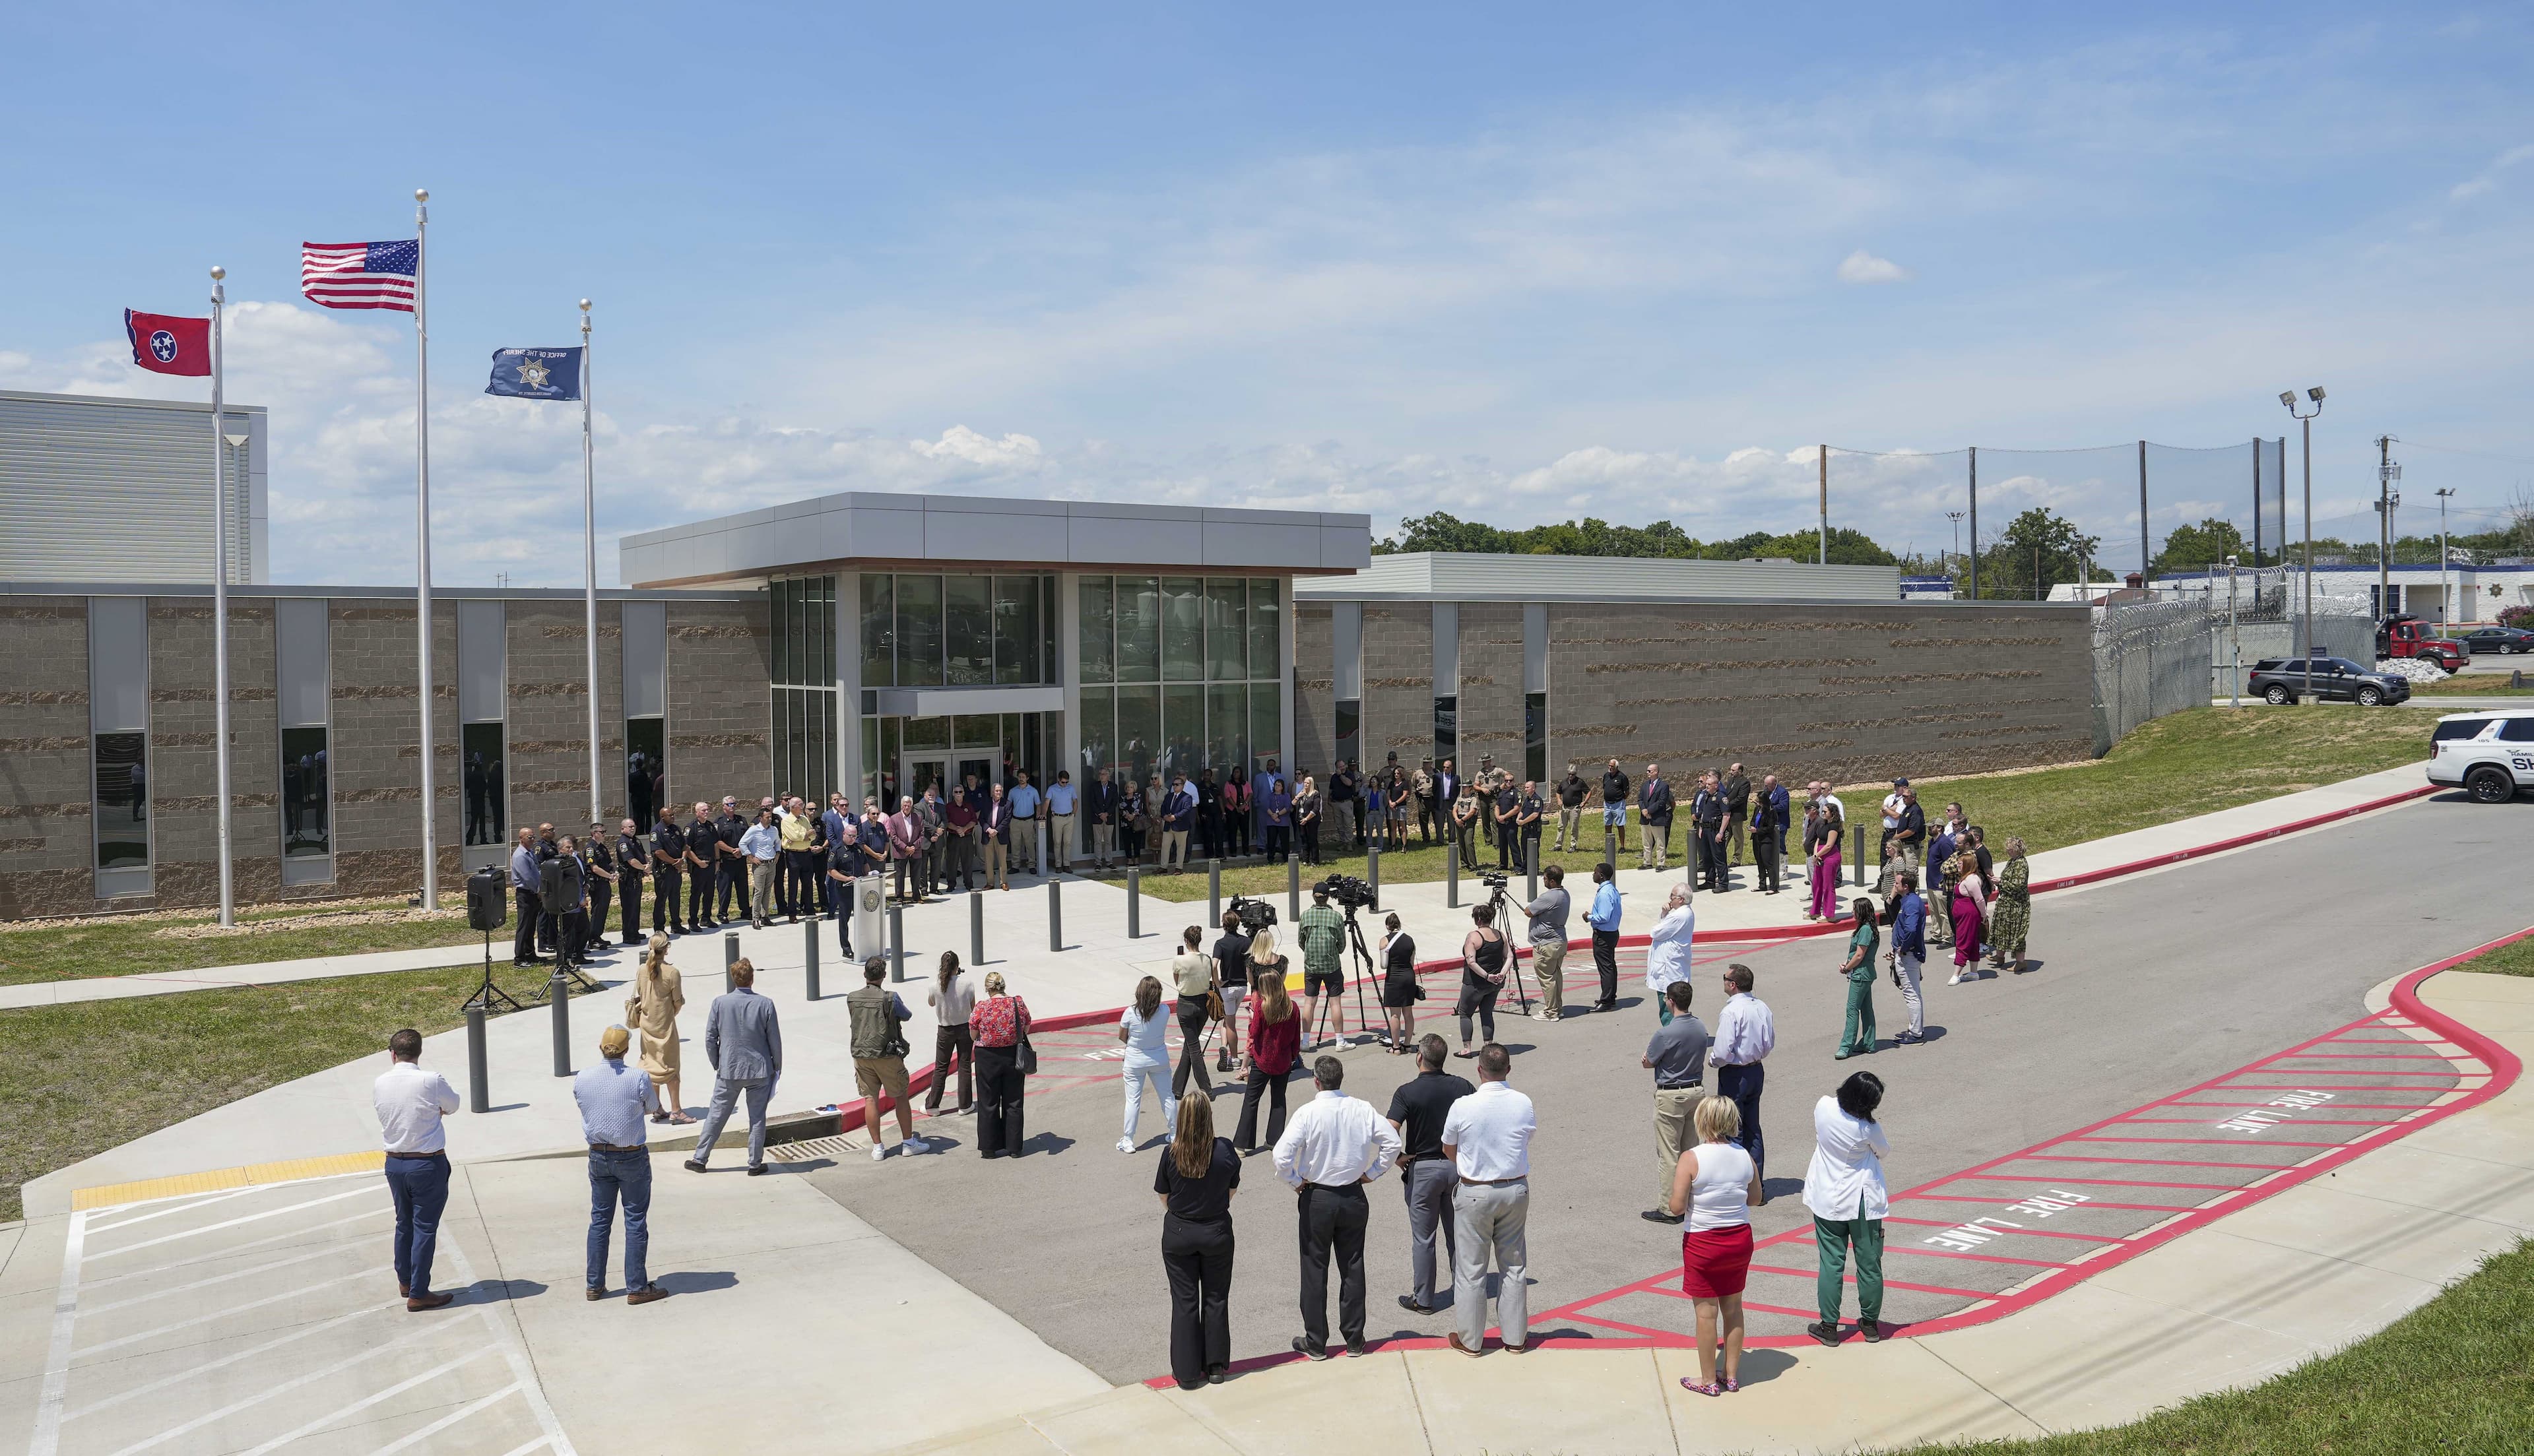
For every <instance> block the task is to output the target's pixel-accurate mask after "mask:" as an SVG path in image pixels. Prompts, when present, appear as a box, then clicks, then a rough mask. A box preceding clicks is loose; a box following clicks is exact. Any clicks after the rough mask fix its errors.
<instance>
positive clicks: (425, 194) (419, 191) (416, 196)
mask: <svg viewBox="0 0 2534 1456" xmlns="http://www.w3.org/2000/svg"><path fill="white" fill-rule="evenodd" d="M413 200H414V201H415V202H417V203H427V202H430V201H431V191H430V189H428V188H422V187H417V188H415V189H414V190H413Z"/></svg>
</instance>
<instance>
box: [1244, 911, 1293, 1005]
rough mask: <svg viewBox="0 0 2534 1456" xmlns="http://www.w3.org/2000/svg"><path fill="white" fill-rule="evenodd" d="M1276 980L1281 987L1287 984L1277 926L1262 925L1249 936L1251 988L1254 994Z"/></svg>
mask: <svg viewBox="0 0 2534 1456" xmlns="http://www.w3.org/2000/svg"><path fill="white" fill-rule="evenodd" d="M1269 981H1274V982H1275V983H1276V984H1277V986H1278V988H1279V989H1281V988H1282V987H1283V986H1284V984H1285V958H1284V957H1283V956H1282V955H1281V954H1279V953H1278V952H1277V950H1276V927H1275V926H1273V925H1261V926H1259V927H1258V933H1257V934H1256V935H1253V936H1251V937H1250V938H1249V989H1250V991H1251V993H1252V994H1253V995H1254V994H1256V993H1257V992H1258V991H1261V990H1263V989H1265V987H1266V985H1267V983H1268V982H1269Z"/></svg>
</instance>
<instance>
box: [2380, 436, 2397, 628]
mask: <svg viewBox="0 0 2534 1456" xmlns="http://www.w3.org/2000/svg"><path fill="white" fill-rule="evenodd" d="M2395 469H2396V467H2395V466H2394V464H2393V437H2391V436H2389V435H2380V436H2378V437H2376V616H2377V619H2378V620H2380V621H2381V620H2383V618H2384V617H2386V616H2389V615H2391V614H2392V612H2393V482H2394V480H2395V479H2396V478H2397V477H2396V475H2395Z"/></svg>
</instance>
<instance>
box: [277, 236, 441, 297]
mask: <svg viewBox="0 0 2534 1456" xmlns="http://www.w3.org/2000/svg"><path fill="white" fill-rule="evenodd" d="M421 262H422V244H421V243H419V242H417V241H415V240H412V239H404V240H400V241H397V242H392V243H302V244H300V245H299V291H300V292H302V293H304V294H306V295H308V297H309V299H310V300H311V301H313V302H316V303H321V304H324V305H325V306H326V307H328V308H330V309H395V310H398V311H400V312H403V313H407V314H410V313H412V312H413V282H414V278H413V275H414V271H415V269H416V268H417V267H419V266H420V264H421Z"/></svg>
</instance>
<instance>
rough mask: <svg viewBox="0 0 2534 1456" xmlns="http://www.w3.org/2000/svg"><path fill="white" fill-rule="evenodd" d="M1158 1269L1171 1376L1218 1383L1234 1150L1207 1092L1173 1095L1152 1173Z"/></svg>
mask: <svg viewBox="0 0 2534 1456" xmlns="http://www.w3.org/2000/svg"><path fill="white" fill-rule="evenodd" d="M1153 1192H1154V1193H1156V1194H1160V1195H1161V1199H1162V1210H1163V1212H1162V1270H1163V1272H1164V1273H1166V1274H1168V1275H1169V1276H1170V1281H1171V1375H1172V1377H1173V1378H1175V1379H1176V1380H1177V1381H1178V1383H1179V1388H1180V1389H1181V1390H1194V1389H1196V1388H1197V1387H1198V1386H1200V1385H1203V1384H1205V1383H1207V1382H1208V1381H1212V1382H1213V1383H1215V1384H1217V1385H1220V1384H1222V1383H1223V1377H1224V1373H1225V1371H1226V1370H1227V1369H1229V1368H1230V1366H1231V1365H1232V1315H1231V1305H1232V1199H1233V1195H1234V1194H1237V1193H1239V1192H1240V1155H1239V1154H1238V1153H1237V1152H1235V1151H1233V1148H1232V1143H1231V1142H1230V1141H1228V1140H1226V1139H1224V1138H1221V1137H1217V1136H1214V1099H1213V1098H1211V1097H1208V1096H1207V1095H1206V1094H1205V1089H1204V1088H1202V1087H1198V1088H1194V1089H1191V1090H1190V1091H1189V1092H1188V1094H1187V1095H1186V1096H1185V1097H1182V1098H1180V1099H1179V1106H1178V1121H1177V1130H1176V1133H1175V1134H1174V1135H1173V1136H1172V1137H1171V1143H1170V1146H1168V1147H1166V1148H1164V1149H1163V1150H1162V1164H1161V1166H1160V1167H1159V1168H1157V1169H1155V1170H1154V1172H1153Z"/></svg>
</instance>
